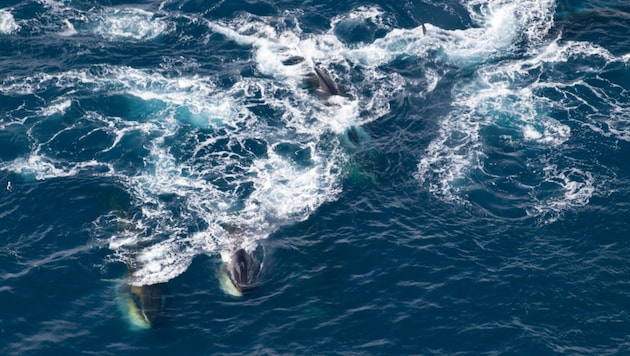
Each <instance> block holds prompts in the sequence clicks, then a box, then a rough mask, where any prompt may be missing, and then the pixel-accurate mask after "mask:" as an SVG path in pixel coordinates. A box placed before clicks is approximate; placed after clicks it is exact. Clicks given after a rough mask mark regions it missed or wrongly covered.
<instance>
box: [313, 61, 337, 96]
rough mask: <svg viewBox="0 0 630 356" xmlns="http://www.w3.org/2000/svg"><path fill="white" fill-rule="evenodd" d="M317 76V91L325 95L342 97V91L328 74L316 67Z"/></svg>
mask: <svg viewBox="0 0 630 356" xmlns="http://www.w3.org/2000/svg"><path fill="white" fill-rule="evenodd" d="M314 69H315V76H316V79H317V90H319V91H321V92H323V93H324V94H325V95H329V96H332V95H341V91H340V90H339V87H337V84H335V82H334V81H333V80H332V78H330V75H329V74H328V72H327V71H326V70H325V69H323V68H320V67H318V66H317V65H315V67H314Z"/></svg>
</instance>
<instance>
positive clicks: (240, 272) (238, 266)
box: [224, 248, 261, 296]
mask: <svg viewBox="0 0 630 356" xmlns="http://www.w3.org/2000/svg"><path fill="white" fill-rule="evenodd" d="M224 267H225V269H224V274H225V277H226V278H225V279H226V281H225V283H224V289H225V291H226V292H228V293H230V294H232V295H235V296H241V295H243V294H244V293H246V292H248V291H250V290H252V289H253V288H255V287H256V285H257V282H258V276H259V274H260V270H261V264H260V263H259V262H258V261H257V260H256V259H255V258H254V257H253V256H252V255H251V254H250V253H248V252H247V251H245V250H244V249H242V248H241V249H238V250H237V251H236V252H234V253H233V254H232V257H231V258H230V261H229V262H228V263H227V264H226V265H225V266H224Z"/></svg>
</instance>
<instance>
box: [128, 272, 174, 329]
mask: <svg viewBox="0 0 630 356" xmlns="http://www.w3.org/2000/svg"><path fill="white" fill-rule="evenodd" d="M131 272H132V271H131V269H130V268H127V275H128V276H129V275H131ZM164 289H165V285H164V283H157V284H151V285H141V286H138V285H133V284H131V283H130V282H129V280H128V279H127V280H125V283H124V285H123V286H122V287H121V292H122V293H121V294H122V296H123V299H124V305H123V307H124V308H125V311H126V314H127V318H128V319H129V322H130V323H131V324H132V325H133V326H135V327H137V328H140V329H150V328H151V327H153V326H155V323H156V321H157V320H158V319H159V317H160V314H161V313H162V311H163V309H164V302H165V297H164Z"/></svg>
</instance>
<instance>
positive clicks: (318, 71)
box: [282, 56, 346, 99]
mask: <svg viewBox="0 0 630 356" xmlns="http://www.w3.org/2000/svg"><path fill="white" fill-rule="evenodd" d="M304 62H306V59H305V58H304V57H302V56H291V57H289V58H287V59H285V60H283V61H282V64H283V65H287V66H294V65H297V64H301V63H304ZM309 62H310V61H309ZM306 85H307V86H308V87H309V88H311V89H312V90H314V91H315V92H316V93H317V94H318V95H319V96H320V97H322V98H324V99H327V98H329V97H331V96H334V95H338V96H346V95H345V94H344V93H343V92H342V91H341V90H340V89H339V86H337V84H336V83H335V81H334V80H333V79H332V78H331V77H330V74H329V73H328V72H327V71H326V69H324V68H323V67H321V65H320V64H317V63H313V64H312V71H310V72H309V73H308V74H307V75H306Z"/></svg>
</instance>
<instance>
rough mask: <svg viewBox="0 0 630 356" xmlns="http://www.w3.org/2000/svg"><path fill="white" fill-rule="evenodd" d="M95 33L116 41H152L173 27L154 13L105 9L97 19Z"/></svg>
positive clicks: (127, 9)
mask: <svg viewBox="0 0 630 356" xmlns="http://www.w3.org/2000/svg"><path fill="white" fill-rule="evenodd" d="M92 21H95V22H96V25H95V27H94V30H93V31H94V33H96V34H98V35H100V36H102V37H104V38H105V39H108V40H110V41H116V40H137V41H145V40H152V39H154V38H156V37H158V36H160V35H163V34H165V33H167V32H168V31H170V29H171V25H170V24H169V23H168V22H167V21H166V20H165V19H163V18H160V17H158V16H157V15H155V14H154V13H152V12H149V11H145V10H142V9H137V8H105V9H104V10H103V12H102V14H101V15H100V16H99V17H97V18H96V19H92Z"/></svg>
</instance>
